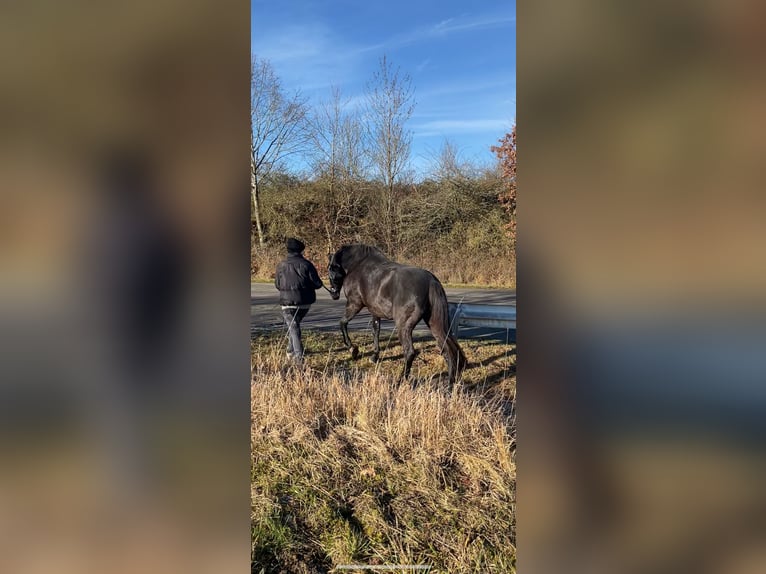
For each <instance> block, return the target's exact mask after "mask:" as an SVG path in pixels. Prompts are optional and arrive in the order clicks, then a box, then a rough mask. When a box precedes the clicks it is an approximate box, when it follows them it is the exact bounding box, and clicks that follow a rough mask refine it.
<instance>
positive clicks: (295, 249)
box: [287, 237, 306, 253]
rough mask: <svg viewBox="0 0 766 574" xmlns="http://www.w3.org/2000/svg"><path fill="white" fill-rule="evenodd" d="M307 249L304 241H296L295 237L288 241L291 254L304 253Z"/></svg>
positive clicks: (288, 249)
mask: <svg viewBox="0 0 766 574" xmlns="http://www.w3.org/2000/svg"><path fill="white" fill-rule="evenodd" d="M304 249H306V246H305V245H304V244H303V241H301V240H300V239H295V238H294V237H290V238H289V239H288V240H287V251H288V252H289V253H303V250H304Z"/></svg>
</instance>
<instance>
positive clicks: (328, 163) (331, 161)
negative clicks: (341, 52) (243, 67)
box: [251, 57, 516, 286]
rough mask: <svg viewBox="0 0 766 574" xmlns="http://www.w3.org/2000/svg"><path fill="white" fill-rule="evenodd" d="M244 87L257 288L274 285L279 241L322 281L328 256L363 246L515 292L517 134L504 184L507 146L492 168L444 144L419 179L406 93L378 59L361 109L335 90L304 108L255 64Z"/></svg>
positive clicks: (265, 66) (402, 81)
mask: <svg viewBox="0 0 766 574" xmlns="http://www.w3.org/2000/svg"><path fill="white" fill-rule="evenodd" d="M251 87H252V96H253V107H252V114H251V115H252V117H251V120H252V126H253V132H252V133H253V141H252V146H251V195H252V209H253V240H252V245H253V248H252V258H251V260H252V269H251V272H252V275H253V276H254V277H256V278H261V279H270V278H272V277H273V273H274V268H275V266H276V263H277V261H278V260H279V259H280V258H281V257H282V256H283V255H284V248H283V245H284V239H285V238H286V237H290V236H295V237H299V238H301V239H302V240H303V241H304V242H305V243H306V245H307V256H308V257H309V258H311V259H312V260H313V261H314V262H315V263H316V264H317V265H318V267H319V268H320V272H321V270H322V268H323V267H324V266H325V265H326V262H327V257H328V253H331V252H333V251H334V250H336V249H337V248H338V247H340V246H341V245H343V244H346V243H352V242H364V243H370V244H373V245H376V246H378V247H380V248H381V249H382V250H383V251H384V252H386V254H387V255H388V256H389V257H391V258H392V259H395V260H397V261H400V262H407V263H411V264H414V265H420V266H423V267H426V268H427V269H430V270H431V271H432V272H434V273H435V274H436V275H437V276H438V277H439V278H440V279H441V280H442V281H445V282H451V283H475V284H487V285H498V286H500V285H502V286H513V285H515V267H516V266H515V254H514V247H515V245H514V237H515V226H514V225H512V221H513V220H514V219H515V129H514V131H513V150H512V151H513V157H512V161H513V165H514V169H513V176H512V179H511V178H510V177H509V172H508V170H507V169H506V167H507V162H508V160H509V157H508V150H507V149H506V148H505V147H504V146H500V147H497V148H493V151H494V152H495V153H496V154H497V156H498V162H497V164H495V165H485V166H477V165H473V164H471V163H469V162H465V161H462V160H461V159H460V158H459V154H458V150H457V148H456V147H455V146H454V145H453V144H452V143H450V142H449V141H445V142H444V144H443V146H442V149H441V150H440V152H439V153H438V154H437V155H436V156H435V157H434V158H433V159H432V165H431V169H430V170H429V175H426V176H422V175H421V177H419V178H418V179H417V180H416V178H415V177H414V175H413V173H412V171H411V170H410V144H411V139H412V135H411V132H410V131H408V130H407V128H406V123H407V120H408V119H409V118H410V116H411V114H412V111H413V109H414V98H413V96H414V90H413V89H412V87H411V83H410V79H409V77H408V76H406V75H402V74H401V73H400V72H399V71H398V70H395V69H394V68H393V67H392V66H391V65H390V64H389V63H388V62H387V60H386V59H385V57H384V58H383V59H382V60H381V62H380V68H379V70H378V71H377V72H376V73H375V74H374V75H373V77H372V79H371V81H370V83H368V86H367V93H366V94H365V100H364V102H363V103H362V104H361V105H359V104H357V105H352V104H351V102H350V101H349V100H344V99H343V97H342V95H341V92H340V90H339V89H337V88H335V89H333V90H332V94H331V98H330V99H329V100H328V101H326V102H321V103H319V104H317V105H316V106H314V107H310V106H309V105H308V102H307V100H306V99H304V98H303V97H302V96H301V94H300V93H299V92H296V93H293V94H287V93H286V92H285V91H284V90H282V88H281V85H280V83H279V79H278V77H277V76H276V74H275V73H274V71H273V69H272V68H271V66H270V64H269V63H268V62H265V61H263V60H259V59H258V58H257V57H256V58H254V60H253V81H252V86H251ZM502 135H503V134H499V136H502ZM509 136H510V134H508V135H507V136H506V139H507V138H508V137H509ZM499 139H500V138H499ZM495 143H497V142H491V141H490V142H487V149H488V151H489V150H490V148H491V147H492V145H493V144H495ZM296 165H300V166H302V169H301V170H300V171H301V173H300V175H299V174H297V173H295V172H296V171H297V169H296V167H295V166H296ZM511 186H512V187H513V198H514V202H513V210H510V209H509V204H508V196H509V191H510V188H511Z"/></svg>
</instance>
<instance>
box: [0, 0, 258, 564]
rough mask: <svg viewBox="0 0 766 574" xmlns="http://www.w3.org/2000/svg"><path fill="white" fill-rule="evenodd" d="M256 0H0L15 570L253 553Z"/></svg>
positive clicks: (219, 560) (8, 460) (6, 476)
mask: <svg viewBox="0 0 766 574" xmlns="http://www.w3.org/2000/svg"><path fill="white" fill-rule="evenodd" d="M249 23H250V5H249V2H246V1H243V0H239V1H236V2H231V1H223V2H212V1H201V2H188V1H180V0H152V1H151V2H147V1H143V0H139V1H137V2H114V1H109V0H108V1H105V2H96V3H94V2H83V1H78V0H75V1H74V2H54V1H50V0H31V1H24V2H19V1H14V0H12V1H10V2H4V3H3V5H2V7H1V8H0V62H1V64H0V86H2V89H0V125H2V130H1V131H0V237H1V239H0V277H1V279H0V316H1V317H2V323H1V324H2V333H1V334H0V337H2V340H1V341H0V365H1V368H2V373H1V374H0V451H2V453H1V454H0V457H2V461H3V462H2V465H1V466H0V533H2V534H0V571H2V572H17V573H22V574H23V573H26V572H30V573H31V572H51V571H56V572H61V573H65V574H66V573H87V572H104V571H109V572H154V571H160V572H184V573H187V574H189V573H192V572H200V573H202V572H211V573H213V572H216V573H217V572H224V571H236V570H240V571H246V568H247V567H248V566H247V564H248V561H249V548H250V546H249V545H250V542H249V528H248V525H249V499H250V490H249V416H250V415H249V412H250V409H249V396H250V395H249V380H250V374H249V373H250V363H249V337H248V333H249V305H248V292H249V291H248V284H249V281H248V276H249V263H248V257H249V240H250V238H249V231H250V222H249V218H250V210H249V203H248V193H247V189H246V188H247V185H248V179H247V178H248V169H249V168H248V155H247V149H248V143H249V139H248V124H247V118H248V113H249V62H250V52H249V50H250V26H249Z"/></svg>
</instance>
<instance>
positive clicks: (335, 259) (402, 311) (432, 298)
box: [329, 244, 468, 383]
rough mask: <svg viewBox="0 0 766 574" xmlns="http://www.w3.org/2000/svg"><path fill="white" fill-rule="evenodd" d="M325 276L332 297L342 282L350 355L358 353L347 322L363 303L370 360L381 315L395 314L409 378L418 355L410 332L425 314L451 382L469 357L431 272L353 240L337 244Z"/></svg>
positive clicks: (377, 348)
mask: <svg viewBox="0 0 766 574" xmlns="http://www.w3.org/2000/svg"><path fill="white" fill-rule="evenodd" d="M329 275H330V285H331V287H332V288H333V292H332V296H333V299H338V298H339V297H340V290H341V287H343V290H344V292H345V294H346V311H345V313H344V315H343V318H342V319H341V320H340V329H341V332H342V333H343V341H344V343H345V345H346V347H347V348H348V349H351V357H352V358H353V359H356V358H357V357H358V356H359V349H358V348H357V347H356V345H353V344H352V343H351V339H350V338H349V336H348V322H349V321H350V320H351V319H353V318H354V317H355V316H356V314H357V313H359V311H361V310H362V308H363V307H367V308H368V309H369V310H370V313H371V314H372V326H373V329H372V333H373V340H374V350H373V355H372V360H373V361H377V360H378V359H379V356H380V340H379V337H380V320H381V319H393V320H394V321H395V323H396V328H397V331H398V332H399V342H400V343H401V344H402V350H403V352H404V371H403V373H402V377H403V378H407V377H408V376H409V374H410V368H411V367H412V361H413V360H414V359H415V356H416V354H417V353H416V352H415V349H414V347H413V345H412V331H413V329H414V328H415V325H417V323H418V321H420V320H421V319H423V321H424V322H425V324H426V325H427V326H428V328H429V329H430V330H431V334H432V335H433V336H434V338H435V339H436V342H437V343H438V344H439V347H440V348H441V350H442V354H443V355H444V358H445V360H446V361H447V367H448V371H449V380H450V382H451V383H454V382H455V380H456V379H457V377H458V375H459V374H460V373H461V372H462V370H463V369H464V368H465V367H466V365H467V364H468V361H467V360H466V358H465V355H464V354H463V350H462V349H461V348H460V345H458V343H457V341H456V340H455V338H454V337H453V336H452V334H451V333H450V328H449V326H450V325H449V307H448V304H447V295H446V294H445V293H444V287H442V284H441V283H440V282H439V280H438V279H437V278H436V277H435V276H434V275H433V274H432V273H431V272H430V271H426V270H425V269H421V268H420V267H410V266H407V265H401V264H399V263H395V262H393V261H391V260H389V259H387V258H386V256H385V255H383V253H382V252H381V251H380V250H379V249H377V248H376V247H372V246H369V245H361V244H357V245H346V246H344V247H341V248H340V249H339V250H338V251H337V252H336V253H335V255H333V256H332V258H331V259H330V265H329Z"/></svg>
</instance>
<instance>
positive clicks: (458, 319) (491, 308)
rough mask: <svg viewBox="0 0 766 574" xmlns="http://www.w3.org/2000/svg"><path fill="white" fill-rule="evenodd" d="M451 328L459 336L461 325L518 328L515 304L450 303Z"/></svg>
mask: <svg viewBox="0 0 766 574" xmlns="http://www.w3.org/2000/svg"><path fill="white" fill-rule="evenodd" d="M449 315H450V330H451V331H452V334H453V335H454V336H455V337H457V336H458V335H459V331H460V328H461V327H485V328H489V329H506V330H513V331H515V330H516V306H515V305H476V304H474V303H450V304H449Z"/></svg>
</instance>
